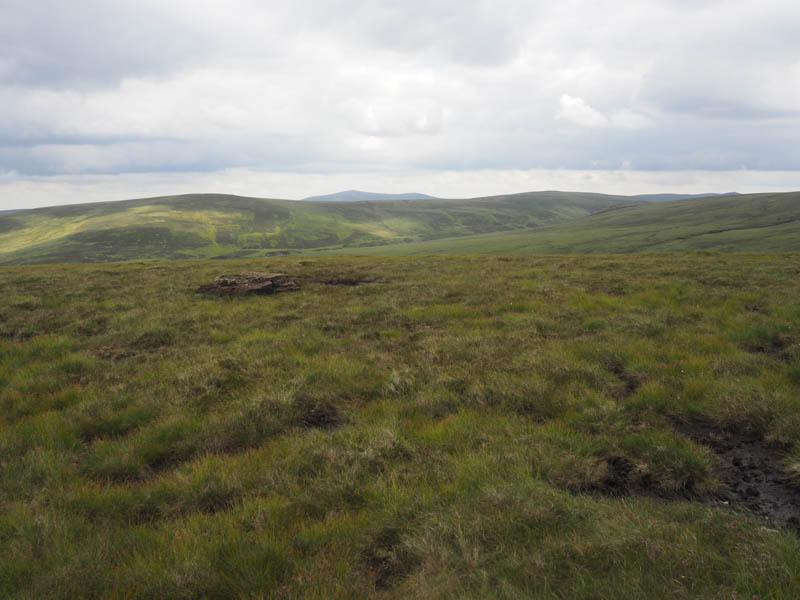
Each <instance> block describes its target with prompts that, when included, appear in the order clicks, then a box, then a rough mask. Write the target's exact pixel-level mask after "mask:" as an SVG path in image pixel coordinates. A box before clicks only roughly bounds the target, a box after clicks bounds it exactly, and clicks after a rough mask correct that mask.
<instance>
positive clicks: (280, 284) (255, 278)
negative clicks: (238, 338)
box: [195, 273, 300, 296]
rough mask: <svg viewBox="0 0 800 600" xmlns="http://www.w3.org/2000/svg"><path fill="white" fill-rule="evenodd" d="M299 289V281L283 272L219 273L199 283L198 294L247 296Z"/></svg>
mask: <svg viewBox="0 0 800 600" xmlns="http://www.w3.org/2000/svg"><path fill="white" fill-rule="evenodd" d="M299 289H300V282H298V281H297V280H296V279H292V278H291V277H289V276H288V275H285V274H284V273H242V274H239V275H220V276H219V277H217V278H216V279H215V280H214V281H212V282H211V283H207V284H205V285H201V286H200V287H199V288H197V290H195V291H196V292H197V293H198V294H211V295H214V296H249V295H251V294H274V293H276V292H292V291H295V290H299Z"/></svg>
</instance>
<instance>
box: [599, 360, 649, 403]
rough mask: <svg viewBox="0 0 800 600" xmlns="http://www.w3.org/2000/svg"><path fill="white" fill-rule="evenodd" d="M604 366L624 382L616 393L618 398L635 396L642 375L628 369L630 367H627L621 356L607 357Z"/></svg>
mask: <svg viewBox="0 0 800 600" xmlns="http://www.w3.org/2000/svg"><path fill="white" fill-rule="evenodd" d="M604 366H605V367H606V368H607V369H608V370H609V371H611V372H612V373H613V374H614V375H615V376H616V377H617V379H619V380H620V381H621V382H622V383H623V386H622V388H621V389H618V390H616V391H615V393H614V395H615V396H616V397H617V398H618V399H621V398H628V397H630V396H633V395H634V394H635V393H636V390H638V389H639V388H640V387H641V385H642V379H641V377H639V376H638V375H636V374H635V373H631V372H630V371H628V369H627V368H626V367H625V363H624V361H623V360H622V359H621V358H620V357H618V356H611V357H607V358H606V359H605V360H604Z"/></svg>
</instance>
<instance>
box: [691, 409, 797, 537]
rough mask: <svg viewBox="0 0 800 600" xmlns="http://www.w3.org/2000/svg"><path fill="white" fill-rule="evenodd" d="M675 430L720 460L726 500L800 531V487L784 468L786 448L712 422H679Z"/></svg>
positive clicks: (731, 427)
mask: <svg viewBox="0 0 800 600" xmlns="http://www.w3.org/2000/svg"><path fill="white" fill-rule="evenodd" d="M676 427H677V429H678V430H679V431H681V432H682V433H683V434H684V435H687V436H689V437H690V438H692V439H693V440H694V441H696V442H698V443H700V444H703V445H704V446H708V447H709V448H711V449H712V450H713V451H714V452H715V453H716V454H717V456H718V457H719V460H720V471H721V474H722V476H723V479H724V481H725V484H726V486H727V488H728V489H727V492H726V493H725V494H724V496H723V498H722V499H723V500H726V501H734V502H738V503H739V504H741V505H743V506H745V507H747V508H748V509H749V510H750V511H752V512H753V513H755V514H757V515H759V516H761V517H763V518H765V519H767V520H768V521H771V522H774V523H777V524H785V525H788V526H790V527H792V528H794V529H797V530H798V531H800V488H799V487H797V486H796V485H794V484H792V482H791V480H790V479H789V477H787V475H786V473H785V472H784V470H783V468H782V467H781V459H782V458H783V451H784V448H781V447H779V446H774V445H770V444H768V443H767V442H766V441H764V439H763V437H762V436H761V435H759V434H758V433H756V432H753V431H747V430H743V429H741V428H736V427H733V426H731V425H721V424H718V423H713V422H710V421H698V420H694V421H688V422H685V421H680V422H676Z"/></svg>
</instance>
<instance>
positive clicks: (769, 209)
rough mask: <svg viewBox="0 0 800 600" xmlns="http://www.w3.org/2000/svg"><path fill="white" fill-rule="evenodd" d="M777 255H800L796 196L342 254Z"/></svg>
mask: <svg viewBox="0 0 800 600" xmlns="http://www.w3.org/2000/svg"><path fill="white" fill-rule="evenodd" d="M685 250H715V251H750V252H781V251H797V250H800V193H798V192H792V193H783V194H748V195H741V196H738V195H737V196H719V197H712V198H701V199H688V200H679V201H675V202H664V203H654V204H644V205H638V206H625V207H620V208H614V209H611V210H606V211H602V212H599V213H597V214H592V215H590V216H586V217H583V218H579V219H575V220H573V221H569V222H566V223H562V224H558V225H553V226H549V227H542V228H539V229H535V230H531V231H509V232H494V233H489V234H482V235H474V236H467V237H461V238H457V239H452V238H448V239H442V240H433V241H427V242H421V243H409V244H399V245H391V246H386V247H382V248H370V249H363V250H355V249H347V250H343V251H342V252H344V253H361V254H363V253H367V252H368V253H376V254H384V253H385V254H415V253H471V252H497V253H513V252H536V253H553V252H555V253H559V252H674V251H685Z"/></svg>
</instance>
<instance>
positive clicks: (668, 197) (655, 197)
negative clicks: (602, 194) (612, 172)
mask: <svg viewBox="0 0 800 600" xmlns="http://www.w3.org/2000/svg"><path fill="white" fill-rule="evenodd" d="M738 195H739V192H725V193H724V194H713V193H710V194H637V195H636V196H633V197H634V198H641V199H642V200H649V201H650V202H672V201H673V200H689V199H690V198H712V197H715V196H738Z"/></svg>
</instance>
